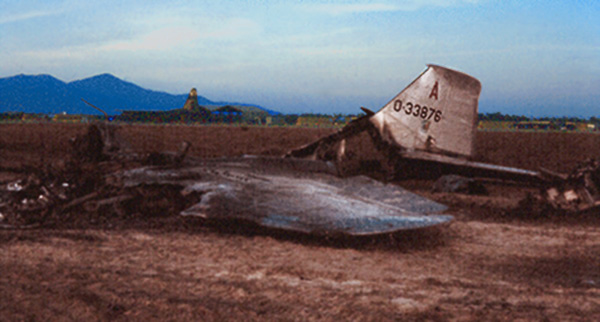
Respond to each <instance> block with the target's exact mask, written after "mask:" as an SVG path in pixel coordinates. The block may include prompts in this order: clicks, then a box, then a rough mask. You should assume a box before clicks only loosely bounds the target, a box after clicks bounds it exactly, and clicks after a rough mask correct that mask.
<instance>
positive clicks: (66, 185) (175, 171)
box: [0, 121, 600, 233]
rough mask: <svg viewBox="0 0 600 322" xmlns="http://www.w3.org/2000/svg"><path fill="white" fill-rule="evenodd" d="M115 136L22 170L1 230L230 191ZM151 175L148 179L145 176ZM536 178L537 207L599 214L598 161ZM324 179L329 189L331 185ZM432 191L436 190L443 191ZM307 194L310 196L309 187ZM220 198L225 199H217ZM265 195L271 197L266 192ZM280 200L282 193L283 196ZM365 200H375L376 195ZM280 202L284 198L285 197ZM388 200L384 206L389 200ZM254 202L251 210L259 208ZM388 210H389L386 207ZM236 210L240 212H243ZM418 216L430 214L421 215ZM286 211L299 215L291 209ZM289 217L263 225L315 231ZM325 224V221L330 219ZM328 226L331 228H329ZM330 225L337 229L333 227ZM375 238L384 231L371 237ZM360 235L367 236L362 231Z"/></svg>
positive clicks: (1, 210)
mask: <svg viewBox="0 0 600 322" xmlns="http://www.w3.org/2000/svg"><path fill="white" fill-rule="evenodd" d="M359 122H360V121H359ZM353 126H356V125H355V124H353V125H350V129H351V128H352V127H353ZM116 129H117V128H116V126H113V125H109V124H93V125H90V126H89V128H88V130H87V132H86V133H85V134H84V135H80V136H78V137H76V138H73V139H72V140H71V143H72V152H71V154H70V157H69V158H68V159H67V160H65V161H64V162H60V164H54V165H48V166H46V167H45V168H43V169H28V170H27V171H23V172H24V174H23V178H21V179H19V180H13V181H10V182H4V183H2V186H0V227H1V228H4V229H18V228H28V227H29V228H31V227H40V226H50V227H51V226H53V225H56V224H64V223H70V222H74V223H77V222H81V221H84V222H85V223H95V222H96V223H110V221H111V220H115V219H123V220H125V219H128V218H131V217H135V216H138V217H143V218H148V217H151V216H164V215H173V214H179V213H182V214H185V212H186V211H187V212H190V211H191V212H194V211H196V212H197V213H199V212H203V211H206V210H207V208H208V206H209V203H210V204H212V203H215V202H222V203H223V202H224V201H223V200H224V199H219V198H222V196H224V195H228V194H230V192H231V191H229V190H227V189H225V188H223V185H222V184H219V183H217V184H214V185H213V186H211V187H210V189H208V190H207V185H211V184H212V183H207V182H198V181H197V180H196V181H194V180H195V179H199V176H204V177H205V178H206V177H207V176H211V175H215V173H216V172H218V171H219V170H215V169H216V168H211V167H210V164H209V163H202V162H200V163H198V162H196V163H193V162H192V163H193V164H195V166H196V167H198V166H199V165H200V166H203V165H208V168H207V170H205V171H204V172H197V171H196V172H194V173H192V172H189V171H188V172H186V171H187V170H185V169H186V166H183V165H184V164H185V163H186V162H188V160H189V159H190V158H187V159H186V154H187V152H188V150H189V147H190V144H189V143H187V142H183V143H182V145H181V148H180V149H179V151H178V152H174V153H171V152H157V153H149V154H138V153H133V152H132V151H131V149H128V148H127V147H126V145H125V144H124V141H123V140H120V139H119V138H118V136H117V135H116ZM342 132H343V131H342ZM338 136H339V134H338ZM329 141H331V139H330V140H324V141H321V142H325V145H326V146H327V148H328V149H333V145H332V144H330V143H331V142H329ZM322 147H323V146H322ZM315 148H316V146H315V145H314V144H313V145H311V149H315ZM334 150H335V149H334ZM288 156H289V155H288ZM333 159H335V157H333ZM282 160H284V159H282ZM335 163H336V162H335V160H333V164H334V166H333V168H328V169H316V170H315V169H310V170H311V171H315V172H320V171H322V172H328V171H329V172H330V173H329V174H335V175H339V174H340V173H339V171H340V170H339V168H341V167H338V170H336V166H335ZM329 164H331V162H330V163H329ZM189 165H190V163H189V162H188V163H187V169H189ZM165 169H168V171H167V170H165ZM136 171H137V172H136ZM152 171H154V172H152ZM161 171H162V172H161ZM336 171H337V173H336ZM184 172H185V173H184ZM149 173H153V174H152V175H149ZM199 173H200V174H199ZM540 173H541V174H542V177H543V178H544V179H543V180H541V181H542V182H543V184H542V185H540V187H541V189H540V195H539V196H538V198H537V199H536V200H537V201H538V202H541V203H543V205H544V208H545V209H551V210H552V211H558V212H577V211H582V210H585V211H589V210H590V209H595V210H594V211H597V210H598V209H600V202H599V201H598V200H600V164H599V162H597V161H594V160H589V161H586V162H583V163H582V164H581V165H580V166H579V167H577V168H576V169H575V170H574V171H573V172H572V173H571V174H569V175H564V174H559V173H553V172H551V171H547V170H542V171H541V172H540ZM219 175H220V176H221V177H227V176H229V177H234V174H231V173H228V170H224V171H222V173H220V174H219ZM259 175H260V174H259ZM294 176H295V179H297V180H300V179H302V178H299V176H298V175H297V174H295V175H294ZM150 177H151V178H150ZM248 178H250V179H248ZM253 178H255V176H253V175H252V174H248V175H247V177H246V178H242V179H239V178H237V179H236V178H234V179H235V180H238V179H239V180H238V181H248V180H250V181H252V179H253ZM256 178H258V177H256ZM259 179H260V178H259ZM446 179H447V178H446ZM257 180H258V179H257ZM260 180H264V179H260ZM327 180H330V181H328V182H331V180H333V179H327ZM335 180H337V181H336V183H335V184H337V186H338V187H342V188H343V189H342V190H343V191H346V190H348V189H350V188H348V187H347V186H352V185H353V184H354V183H352V184H344V183H343V181H344V180H349V179H339V178H338V179H335ZM361 180H363V179H361ZM373 181H374V180H373ZM450 182H453V183H452V184H456V180H450ZM296 184H297V185H299V186H302V185H303V184H305V182H303V181H297V182H293V181H290V183H289V184H287V183H286V185H284V186H283V187H284V188H285V189H292V188H289V186H290V185H296ZM360 184H361V185H362V187H359V188H360V189H361V194H363V193H364V192H365V191H369V190H372V191H377V193H378V194H380V195H381V194H383V195H384V197H386V196H385V195H386V193H387V194H390V195H391V194H394V193H395V194H398V195H399V194H400V193H404V192H401V191H395V190H393V189H395V188H390V187H392V186H391V185H383V186H382V185H381V184H380V185H378V184H379V183H374V182H371V181H368V182H367V181H360ZM344 185H346V186H344ZM369 185H370V186H369ZM437 186H438V185H436V189H440V188H439V187H437ZM252 187H254V186H252ZM281 187H282V186H281V185H280V186H278V187H276V188H273V189H279V190H281V189H282V188H281ZM365 187H367V188H365ZM219 189H221V190H222V191H221V190H219ZM223 189H224V190H223ZM248 189H249V188H248V187H247V186H244V187H243V189H241V190H248ZM294 189H295V188H294ZM298 189H300V188H298ZM311 189H314V187H312V188H311ZM319 189H320V188H319ZM344 189H345V190H344ZM390 189H392V190H391V192H389V193H388V192H386V191H390ZM442 189H443V188H442ZM219 193H222V194H221V195H219ZM268 193H269V191H267V194H268ZM282 193H285V191H284V192H282ZM328 193H329V192H327V191H325V192H324V193H323V194H324V195H327V194H328ZM407 193H408V192H407ZM367 197H372V198H373V199H377V198H378V197H380V196H367ZM239 198H240V199H251V198H255V196H253V195H252V194H251V193H250V192H247V191H246V192H243V194H241V195H240V197H239ZM258 198H263V199H261V200H262V201H261V202H263V203H264V204H266V205H267V206H268V207H267V206H265V207H267V208H264V209H258V208H257V210H256V211H267V212H268V211H270V210H272V208H277V207H280V206H281V204H278V203H277V201H273V200H271V199H268V198H271V197H268V198H267V197H264V196H263V197H261V196H259V197H258ZM265 198H267V199H265ZM273 198H278V197H273ZM283 198H284V199H285V198H287V197H286V196H284V197H283ZM410 198H411V199H410V200H411V201H410V202H412V203H414V200H416V198H418V197H415V196H410ZM362 199H365V198H362ZM294 200H296V199H293V200H292V201H289V200H288V201H287V203H288V204H287V205H286V206H288V207H289V203H293V202H294ZM386 200H389V198H388V199H386ZM199 202H200V203H199ZM244 202H247V200H244ZM328 202H329V201H328ZM352 202H354V203H352V207H353V208H354V209H360V207H358V206H357V203H356V201H352ZM410 202H409V203H410ZM419 202H421V201H419ZM224 203H227V202H224ZM254 203H255V204H256V202H254ZM380 204H381V203H380ZM359 206H360V205H359ZM393 206H395V205H393ZM438 206H439V204H436V203H434V202H430V203H427V201H423V202H421V204H420V206H418V207H420V208H418V207H417V208H415V209H418V210H414V211H415V212H411V211H412V210H410V211H407V212H406V215H409V216H410V215H411V214H413V213H419V212H421V213H426V212H427V211H429V212H431V211H433V210H435V209H437V210H436V211H440V210H441V211H443V209H444V208H441V207H438ZM190 207H191V208H190ZM227 207H228V205H220V206H219V207H217V208H216V211H221V212H223V211H224V212H228V211H229V212H231V211H234V212H235V211H237V210H235V209H234V210H232V209H233V208H227ZM269 207H271V208H269ZM332 207H333V208H334V209H336V207H337V205H333V206H332ZM357 207H358V208H357ZM386 207H388V208H389V206H386ZM415 207H416V206H415ZM427 207H429V208H427ZM436 207H437V208H436ZM240 208H243V206H241V207H240ZM402 208H403V209H406V208H407V207H406V206H404V207H402ZM190 209H191V210H190ZM324 209H326V207H325V208H324ZM327 209H328V208H327ZM364 209H366V210H365V211H366V212H369V211H371V210H370V209H371V208H368V207H367V208H364ZM386 209H387V208H386ZM423 209H429V210H427V211H425V210H423ZM388 210H389V209H388ZM388 210H385V211H388ZM392 210H393V209H392ZM291 211H299V210H294V209H292V210H291ZM385 211H384V212H385ZM402 211H404V210H402ZM244 216H245V215H238V217H237V218H242V219H244ZM290 218H292V217H289V216H288V217H285V216H280V217H277V216H271V217H268V218H261V220H262V223H264V225H265V226H268V227H276V228H284V229H285V228H291V229H293V230H299V231H304V232H314V231H315V228H310V227H308V226H307V225H309V224H307V223H300V222H295V221H294V220H295V219H294V220H291V219H290ZM294 218H295V217H294ZM340 218H341V217H339V216H338V217H335V218H334V220H337V221H339V220H340ZM415 218H416V217H415ZM449 218H451V216H445V217H444V216H442V215H440V216H437V217H435V216H433V217H430V219H427V220H429V221H428V222H426V223H423V222H419V221H413V222H412V223H410V224H407V223H406V222H403V223H401V225H408V226H404V227H403V228H404V229H410V228H418V227H424V226H427V225H433V224H436V223H441V222H445V221H448V220H450V219H449ZM250 219H252V218H250ZM325 219H327V220H330V219H331V218H325ZM411 220H412V219H411ZM436 220H437V221H436ZM342 221H343V218H342ZM328 225H332V224H331V223H328ZM333 225H334V226H335V224H333ZM352 225H355V224H352ZM360 225H363V226H364V225H365V222H361V223H360ZM349 227H350V226H348V227H343V228H340V229H343V230H345V232H349V231H350V229H353V228H349ZM398 227H399V226H397V227H395V228H398ZM337 228H339V227H337ZM337 228H336V229H337ZM350 232H351V231H350ZM370 232H373V231H367V233H370ZM374 232H385V231H379V230H375V231H374ZM359 233H365V231H361V232H359Z"/></svg>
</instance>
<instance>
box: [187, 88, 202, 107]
mask: <svg viewBox="0 0 600 322" xmlns="http://www.w3.org/2000/svg"><path fill="white" fill-rule="evenodd" d="M199 108H200V105H198V92H196V88H192V89H191V90H190V95H188V98H187V101H185V105H183V109H184V110H188V111H194V110H198V109H199Z"/></svg>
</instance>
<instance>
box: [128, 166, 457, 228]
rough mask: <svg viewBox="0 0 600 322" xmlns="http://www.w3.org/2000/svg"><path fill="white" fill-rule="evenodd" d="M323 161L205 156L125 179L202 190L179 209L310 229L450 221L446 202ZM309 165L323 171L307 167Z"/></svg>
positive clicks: (140, 171) (132, 173) (195, 191)
mask: <svg viewBox="0 0 600 322" xmlns="http://www.w3.org/2000/svg"><path fill="white" fill-rule="evenodd" d="M323 164H324V163H323V162H320V161H310V162H307V161H306V160H298V162H296V161H295V160H293V159H274V158H238V159H225V160H212V161H202V162H200V163H196V164H194V165H191V166H189V167H186V168H184V169H160V168H142V169H136V170H133V171H129V172H126V173H124V174H123V178H122V179H123V180H124V182H125V183H126V184H127V185H130V186H131V185H139V184H179V185H182V186H184V187H185V188H184V189H183V190H182V193H183V194H184V195H192V194H199V195H200V200H199V202H198V203H196V204H194V205H193V206H191V207H189V208H188V209H185V210H184V211H182V215H190V216H200V217H205V218H214V219H226V218H232V219H244V220H249V221H253V222H255V223H257V224H259V225H262V226H266V227H272V228H281V229H289V230H294V231H300V232H306V233H320V234H349V235H370V234H380V233H387V232H393V231H398V230H404V229H416V228H422V227H428V226H433V225H438V224H442V223H446V222H449V221H450V220H452V216H447V215H440V214H439V213H440V212H442V211H444V210H446V206H444V205H441V204H438V203H436V202H433V201H431V200H428V199H426V198H423V197H421V196H418V195H416V194H414V193H411V192H409V191H406V190H404V189H402V188H400V187H398V186H395V185H387V184H383V183H380V182H378V181H375V180H372V179H370V178H367V177H361V176H359V177H354V178H347V179H340V178H337V177H335V176H332V175H330V174H327V173H326V172H327V171H325V170H326V169H327V166H326V165H325V166H323ZM306 167H312V168H313V169H320V170H324V171H317V172H306V171H305V168H306Z"/></svg>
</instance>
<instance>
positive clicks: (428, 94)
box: [371, 65, 481, 157]
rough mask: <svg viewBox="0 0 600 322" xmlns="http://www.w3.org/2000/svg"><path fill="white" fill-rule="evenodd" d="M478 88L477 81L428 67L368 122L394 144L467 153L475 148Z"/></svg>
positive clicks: (441, 151) (452, 153)
mask: <svg viewBox="0 0 600 322" xmlns="http://www.w3.org/2000/svg"><path fill="white" fill-rule="evenodd" d="M480 92H481V83H479V81H478V80H477V79H475V78H473V77H471V76H469V75H467V74H463V73H461V72H457V71H454V70H451V69H448V68H445V67H441V66H436V65H428V68H427V70H425V71H424V72H423V73H422V74H421V75H420V76H419V77H418V78H417V79H416V80H414V81H413V82H412V83H411V84H410V85H409V86H408V87H406V88H405V89H404V90H403V91H402V92H400V94H398V95H397V96H396V97H394V98H393V99H392V100H391V101H390V102H389V103H387V104H386V105H385V106H384V107H383V108H382V109H381V110H379V112H377V113H376V114H375V115H374V116H373V117H372V118H371V122H372V123H373V124H374V125H375V127H376V128H377V129H378V130H379V133H380V134H381V136H382V138H383V139H384V140H386V141H388V142H389V143H391V144H393V145H398V146H400V147H402V148H406V149H409V150H421V151H428V152H433V153H443V154H448V155H458V156H465V157H469V156H472V154H473V149H474V138H475V131H476V129H477V101H478V99H479V93H480Z"/></svg>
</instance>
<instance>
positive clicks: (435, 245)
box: [0, 124, 600, 321]
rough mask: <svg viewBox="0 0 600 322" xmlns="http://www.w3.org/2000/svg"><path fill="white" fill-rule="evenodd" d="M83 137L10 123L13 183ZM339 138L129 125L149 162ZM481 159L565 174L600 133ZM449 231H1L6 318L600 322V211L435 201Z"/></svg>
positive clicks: (517, 193) (117, 226)
mask: <svg viewBox="0 0 600 322" xmlns="http://www.w3.org/2000/svg"><path fill="white" fill-rule="evenodd" d="M84 130H85V128H84V127H83V126H82V125H57V124H44V125H22V124H3V125H0V170H1V171H0V183H2V182H4V183H6V182H7V181H9V180H12V179H14V178H16V177H18V176H19V175H20V174H19V173H17V172H15V171H17V170H18V169H19V168H20V167H22V166H36V167H39V166H41V165H42V164H43V163H45V162H52V161H55V160H59V159H61V158H63V157H64V156H65V155H66V153H68V148H69V145H68V138H70V137H72V136H74V135H76V134H78V133H82V132H83V131H84ZM330 132H331V130H327V129H298V128H254V127H250V128H241V127H217V126H201V127H185V126H126V127H124V128H123V129H121V132H120V133H121V135H122V136H123V137H126V138H127V139H128V140H129V141H130V142H131V145H132V148H133V149H134V150H136V151H152V150H174V149H175V147H176V145H177V143H179V142H180V141H181V140H183V139H187V140H189V141H191V142H192V143H193V148H192V151H191V153H192V154H194V155H197V156H204V157H215V156H221V155H238V154H243V153H252V154H270V155H278V154H282V153H283V152H285V151H286V150H287V149H288V148H291V147H295V146H298V145H301V144H303V143H307V142H310V141H312V140H313V139H315V138H317V137H319V136H321V135H323V134H326V133H330ZM476 143H477V150H478V153H479V154H478V155H477V159H478V160H481V161H487V162H494V163H499V164H503V165H510V166H517V167H524V168H529V169H535V168H536V167H537V166H543V167H546V168H549V169H551V170H557V171H567V170H568V169H570V168H572V167H573V166H574V165H575V164H576V163H577V161H580V160H583V159H585V158H587V157H596V158H600V135H594V134H577V133H505V132H480V133H479V135H478V140H477V142H476ZM397 184H399V185H402V186H405V187H407V188H410V189H411V190H415V191H416V192H418V193H420V194H423V195H425V196H427V197H430V198H432V199H435V200H437V201H440V202H442V203H445V204H447V205H449V206H450V211H449V212H450V213H451V214H453V215H455V217H456V220H455V221H454V222H453V223H452V224H450V225H448V226H444V227H439V228H434V229H426V230H421V231H409V232H402V233H396V234H391V235H384V236H378V237H370V238H364V237H362V238H326V237H313V236H308V235H303V234H293V233H288V232H284V231H277V230H266V229H262V228H260V227H255V226H252V225H248V224H244V223H239V222H206V221H202V220H199V219H194V218H180V217H178V216H173V215H163V216H160V215H158V216H157V215H154V216H152V217H149V216H148V217H145V216H144V215H143V214H142V215H137V216H132V217H131V218H120V219H118V220H115V221H114V222H103V223H97V224H82V223H81V222H78V223H77V224H69V223H65V224H64V225H55V226H53V227H51V228H42V229H33V230H5V231H0V249H1V250H0V253H1V254H2V255H1V257H0V319H1V320H48V319H57V320H71V319H73V320H115V319H116V320H129V319H132V320H143V319H151V320H192V319H193V320H217V319H218V320H223V319H232V320H233V319H236V320H239V319H244V320H258V319H261V320H267V319H268V320H273V319H275V320H333V319H344V320H378V321H379V320H397V319H400V320H515V319H521V320H523V319H527V320H589V321H597V320H600V214H583V215H576V216H569V217H549V218H548V217H540V216H537V215H535V214H531V213H526V212H524V211H522V210H519V209H517V203H518V201H519V200H520V199H522V198H523V197H524V196H525V194H526V193H527V192H534V190H532V189H520V188H519V187H505V186H490V187H489V189H490V192H491V195H490V196H465V195H457V194H454V195H453V194H439V193H437V194H434V193H431V192H429V189H430V187H431V184H432V182H431V181H427V180H406V181H400V182H397Z"/></svg>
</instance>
